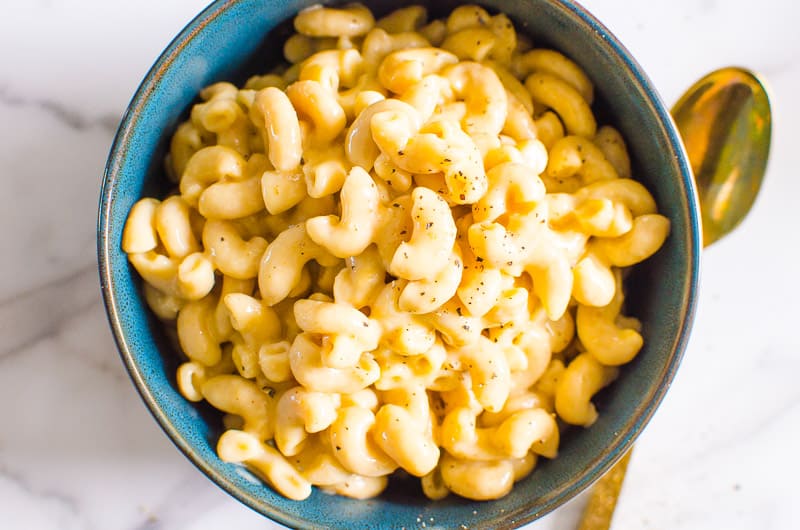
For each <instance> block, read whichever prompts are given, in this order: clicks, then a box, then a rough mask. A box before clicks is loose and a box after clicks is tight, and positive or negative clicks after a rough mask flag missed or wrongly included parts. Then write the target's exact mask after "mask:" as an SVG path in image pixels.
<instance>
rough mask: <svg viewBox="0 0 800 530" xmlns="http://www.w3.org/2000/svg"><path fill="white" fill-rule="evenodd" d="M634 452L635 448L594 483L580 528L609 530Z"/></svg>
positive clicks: (581, 529)
mask: <svg viewBox="0 0 800 530" xmlns="http://www.w3.org/2000/svg"><path fill="white" fill-rule="evenodd" d="M632 452H633V448H631V449H630V450H628V452H627V453H625V454H624V455H623V456H622V458H620V459H619V461H618V462H617V463H616V464H614V467H612V468H611V469H610V470H608V472H607V473H606V474H605V475H603V476H602V477H600V479H599V480H598V481H597V483H596V484H595V485H594V487H593V488H592V492H591V495H590V497H589V502H588V503H587V505H586V508H585V509H584V512H583V517H582V518H581V523H580V526H579V527H578V530H608V529H609V528H610V527H611V519H612V518H613V517H614V508H615V507H616V506H617V499H619V493H620V491H621V490H622V483H623V481H624V480H625V471H627V469H628V462H629V461H630V459H631V453H632Z"/></svg>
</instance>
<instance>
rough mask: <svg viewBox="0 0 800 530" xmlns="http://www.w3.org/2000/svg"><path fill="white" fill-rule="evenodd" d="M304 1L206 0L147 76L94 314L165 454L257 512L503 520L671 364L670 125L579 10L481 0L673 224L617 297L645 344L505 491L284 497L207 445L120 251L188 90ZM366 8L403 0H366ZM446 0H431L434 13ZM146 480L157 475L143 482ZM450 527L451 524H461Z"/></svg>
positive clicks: (500, 524)
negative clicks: (550, 50)
mask: <svg viewBox="0 0 800 530" xmlns="http://www.w3.org/2000/svg"><path fill="white" fill-rule="evenodd" d="M312 3H313V2H312V1H300V0H294V1H280V0H238V1H237V0H229V1H218V2H215V3H214V4H212V5H211V6H210V7H208V8H207V9H206V10H205V11H203V12H202V13H201V14H200V15H199V16H198V17H197V18H196V19H195V20H193V21H192V22H191V23H190V24H189V25H188V26H187V27H186V29H184V30H183V31H182V32H181V34H180V35H179V36H178V37H177V38H176V39H175V40H174V41H173V42H172V43H171V44H170V45H169V47H168V48H167V49H166V51H165V52H164V53H163V55H162V56H161V57H160V58H159V59H158V61H157V62H156V64H155V65H154V66H153V68H152V69H151V71H150V72H149V73H148V74H147V77H146V78H145V79H144V81H143V83H142V85H141V86H140V87H139V89H138V91H137V92H136V94H135V96H134V98H133V100H132V101H131V104H130V107H129V108H128V111H127V112H126V114H125V116H124V118H123V120H122V123H121V125H120V128H119V132H118V133H117V137H116V139H115V141H114V145H113V147H112V150H111V154H110V157H109V160H108V165H107V167H106V171H105V178H104V182H103V188H102V192H101V197H100V209H99V218H98V228H97V237H98V261H99V268H100V280H101V284H102V289H103V295H104V299H105V303H106V308H107V311H108V316H109V321H110V324H111V327H112V329H113V332H114V335H115V337H116V340H117V344H118V346H119V350H120V353H121V356H122V360H123V362H124V363H125V365H126V367H127V369H128V371H129V372H130V375H131V378H132V380H133V381H134V383H135V385H136V387H137V388H138V390H139V392H140V393H141V395H142V398H143V400H144V401H145V403H146V404H147V406H148V407H149V409H150V411H151V412H152V414H153V416H154V417H155V418H156V420H157V421H158V422H159V424H160V425H161V427H162V428H163V429H164V431H165V432H166V433H167V434H168V435H169V437H170V438H171V439H172V440H173V442H174V443H175V444H176V445H177V446H178V448H179V449H180V450H181V451H183V452H184V453H185V454H186V456H188V457H189V459H191V460H192V462H194V463H195V464H196V465H197V467H198V468H200V469H201V470H202V471H203V472H204V473H205V474H206V475H207V476H208V477H210V478H211V479H212V480H213V481H215V482H216V483H218V484H219V485H220V486H221V487H222V488H223V489H225V490H226V491H228V492H229V493H230V494H231V495H233V496H234V497H236V498H237V499H239V500H240V501H241V502H243V503H244V504H246V505H248V506H250V507H251V508H253V509H254V510H257V511H259V512H261V513H263V514H264V515H266V516H267V517H270V518H272V519H274V520H275V521H278V522H281V523H283V524H285V525H288V526H291V527H296V528H349V529H356V528H374V529H377V528H398V529H399V528H422V527H423V526H422V525H423V523H424V525H425V526H424V527H425V528H428V529H431V528H447V529H457V528H462V527H467V528H516V527H518V526H520V525H522V524H524V523H527V522H530V521H532V520H534V519H536V518H538V517H541V516H542V515H544V514H546V513H547V512H549V511H551V510H553V509H554V508H556V507H557V506H559V505H561V504H562V503H564V502H565V501H567V500H569V499H570V498H572V497H574V496H575V495H576V494H577V493H579V492H580V491H581V490H583V489H584V488H585V487H587V486H588V485H589V484H590V483H591V482H592V481H593V480H595V479H596V478H598V477H599V476H600V475H601V474H602V473H603V472H604V471H605V470H606V469H608V468H609V467H610V466H611V465H612V464H613V463H614V462H615V461H616V459H617V458H619V457H620V456H621V455H622V454H623V453H624V452H625V450H626V449H627V448H628V447H629V446H630V444H631V443H632V442H633V440H634V439H635V438H636V437H637V436H638V434H639V433H640V432H641V430H642V429H643V428H644V426H645V425H646V423H647V422H648V421H649V419H650V417H651V416H652V414H653V413H654V411H655V409H656V407H657V406H658V404H659V403H660V402H661V400H662V398H663V396H664V393H665V392H666V391H667V389H668V387H669V385H670V382H671V381H672V379H673V376H674V374H675V371H676V370H677V368H678V364H679V362H680V358H681V355H682V354H683V351H684V348H685V347H686V342H687V340H688V336H689V330H690V327H691V323H692V319H693V316H694V311H695V306H696V293H697V281H698V270H699V260H700V228H699V216H698V206H697V200H696V197H695V191H694V187H693V186H694V185H693V181H692V177H691V174H690V170H689V166H688V163H687V160H686V155H685V153H684V150H683V147H682V144H681V142H680V139H679V137H678V133H677V132H676V129H675V126H674V124H673V123H672V119H671V118H670V115H669V113H668V111H667V109H666V108H665V106H664V104H663V103H662V102H661V100H660V98H659V96H658V94H657V93H656V91H655V89H654V88H653V87H652V85H651V83H650V81H649V80H648V79H647V77H646V75H645V74H644V73H643V72H642V70H641V68H640V67H639V66H638V65H637V64H636V62H635V61H634V59H633V58H632V57H631V56H630V55H629V53H628V52H627V51H626V50H625V48H623V46H622V45H621V44H620V43H619V42H618V41H617V40H616V38H615V37H614V36H613V35H611V34H610V32H609V31H608V30H607V29H606V28H605V27H603V26H602V25H601V24H600V23H599V22H598V21H597V20H595V19H594V18H593V17H592V16H591V15H590V14H588V13H586V12H585V11H584V10H583V8H582V7H580V6H579V5H578V4H576V3H573V2H569V1H555V0H518V1H501V0H491V1H484V2H481V3H482V4H483V5H485V6H486V7H489V8H493V9H494V10H498V9H502V10H503V11H504V12H506V13H507V14H508V15H509V16H511V18H512V19H513V20H514V21H515V23H516V25H517V29H518V30H519V31H521V32H526V33H528V34H529V35H531V36H532V37H533V38H534V40H535V42H536V43H537V45H542V44H546V45H549V46H552V47H555V48H557V49H559V50H561V51H562V52H564V53H566V54H567V55H568V56H570V57H572V58H573V59H574V60H576V61H577V62H578V63H579V64H581V65H582V66H583V67H584V68H585V69H586V71H587V73H588V74H589V76H590V77H591V78H592V79H593V81H594V82H595V86H596V94H597V100H598V101H597V103H596V105H595V110H596V112H597V113H599V115H600V116H601V120H600V121H601V123H603V122H607V121H610V122H611V123H613V124H614V125H616V126H617V127H618V128H619V129H620V130H621V131H622V133H623V135H624V136H625V138H626V140H627V142H628V146H629V149H630V151H631V154H632V160H633V167H634V172H635V177H636V178H638V179H639V180H641V181H642V182H643V183H644V184H645V185H646V186H647V187H648V188H649V189H650V190H651V191H652V193H653V194H654V195H655V197H656V200H657V202H658V204H659V207H660V210H661V212H662V213H663V214H664V215H666V216H667V217H669V218H670V220H671V222H672V232H671V235H670V237H669V239H668V240H667V242H666V244H665V246H664V248H662V249H661V250H660V251H659V252H658V254H657V255H656V256H654V257H653V258H651V259H650V260H649V261H648V262H647V263H646V265H644V266H643V267H640V268H639V269H638V270H637V272H636V273H635V274H634V275H633V276H632V277H631V278H630V279H629V286H628V289H629V292H630V293H631V294H630V295H629V298H628V306H629V310H630V312H631V313H633V314H635V315H636V316H638V317H639V318H641V320H642V321H643V324H644V328H643V334H644V336H645V341H646V343H645V347H644V349H643V351H642V352H641V353H640V355H639V356H638V357H637V358H636V359H635V360H634V362H632V363H631V364H630V365H628V366H626V367H625V368H624V369H623V371H622V375H621V377H620V379H619V380H618V381H617V382H616V383H615V384H614V385H613V386H612V387H611V388H609V389H608V390H606V391H604V392H603V393H602V395H601V396H600V397H599V398H598V405H599V408H600V412H601V414H600V419H599V420H598V421H597V423H596V424H595V425H594V426H593V427H592V428H591V429H588V430H583V429H573V430H569V431H567V432H566V433H565V434H564V436H563V439H562V446H561V452H560V455H559V457H558V458H557V459H555V460H553V461H544V460H542V463H540V465H539V467H538V468H537V469H536V470H535V471H534V473H533V474H532V475H531V476H530V477H528V478H527V479H525V480H523V481H522V482H521V483H519V484H517V485H516V486H515V488H514V490H513V492H512V493H511V494H509V495H508V496H507V497H505V498H503V499H501V500H498V501H494V502H484V503H473V502H469V501H465V500H461V499H459V498H457V497H452V496H451V497H449V498H448V499H446V500H443V501H437V502H431V501H428V500H425V499H424V497H423V496H422V494H421V492H420V490H419V486H418V485H417V484H416V482H417V481H416V480H414V481H398V482H395V483H393V484H392V486H390V488H389V490H388V491H387V492H386V494H384V495H383V496H382V497H380V498H378V499H374V500H368V501H354V500H350V499H346V498H343V497H336V496H330V495H326V494H323V493H321V492H319V491H315V492H314V493H313V495H312V496H311V498H310V499H308V500H307V501H304V502H295V501H290V500H287V499H285V498H283V497H281V496H280V495H277V494H275V493H274V492H273V491H272V490H271V489H270V488H269V487H267V486H265V485H263V484H262V483H261V482H260V481H258V480H256V479H254V478H253V476H252V475H250V474H249V473H248V472H247V471H245V470H243V469H242V468H241V467H238V466H234V465H229V464H225V463H223V462H221V461H220V460H219V458H217V456H216V453H215V451H214V447H215V444H216V439H217V437H218V435H219V433H220V429H221V425H220V417H219V414H217V413H215V412H214V411H213V410H211V409H210V408H209V407H207V406H204V405H200V406H198V405H196V404H192V403H189V402H187V401H186V400H184V399H183V398H182V397H181V396H180V394H179V393H178V391H177V389H176V385H175V376H174V374H175V369H176V367H177V360H176V359H177V356H176V354H175V352H174V351H172V350H171V347H170V346H169V345H168V342H167V341H166V340H165V338H164V335H163V333H162V332H161V331H160V329H159V326H158V324H157V322H156V321H155V319H154V318H153V317H152V316H151V315H150V313H149V312H148V310H147V308H146V306H145V304H144V301H143V299H142V295H141V290H140V283H139V279H138V277H136V276H135V274H134V273H133V272H132V269H131V267H130V266H129V265H128V262H127V260H126V257H125V255H124V253H123V252H122V250H121V248H120V242H121V236H122V229H123V225H124V222H125V219H126V216H127V213H128V211H129V209H130V208H131V206H132V205H133V203H134V202H135V201H136V200H137V199H139V198H140V197H142V196H144V195H157V194H160V193H163V192H164V191H165V188H166V185H165V184H164V174H163V170H162V167H163V163H162V160H163V156H164V153H165V150H166V146H167V143H168V138H169V136H170V134H171V133H172V131H173V130H174V128H175V126H176V125H177V124H178V123H179V122H180V121H181V120H183V119H185V117H186V115H187V112H188V109H189V107H190V106H191V104H192V102H193V101H194V99H195V97H196V94H197V93H198V91H199V90H200V89H201V88H202V87H204V86H206V85H208V84H211V83H213V82H215V81H220V80H234V81H236V82H241V81H243V80H244V79H246V78H247V77H248V76H249V75H251V74H254V73H263V72H265V71H267V70H268V69H269V67H270V65H271V64H273V63H274V62H275V61H276V60H277V54H278V53H279V52H280V49H281V45H280V42H281V40H282V38H284V37H285V35H286V34H287V33H286V31H287V28H288V26H287V25H285V24H284V26H283V27H284V30H283V32H281V31H278V32H277V34H275V35H273V37H272V38H267V34H268V33H270V31H272V30H273V29H274V28H275V27H276V26H277V25H278V24H280V23H281V22H285V21H286V20H289V19H290V18H291V17H292V15H293V14H294V13H296V12H297V11H298V10H299V9H301V8H303V7H304V6H307V5H309V4H312ZM368 3H369V4H370V5H372V7H373V9H374V10H375V11H376V12H377V13H382V12H386V11H388V10H389V9H390V8H394V7H399V6H400V5H402V4H404V3H407V2H397V1H392V2H389V1H386V0H379V1H376V2H368ZM454 5H456V3H454V2H449V3H448V2H437V3H436V6H437V7H436V11H437V12H438V13H439V15H443V14H445V13H446V12H447V11H449V10H450V9H451V8H452V7H453V6H454ZM153 480H156V477H154V478H153ZM462 525H463V526H462Z"/></svg>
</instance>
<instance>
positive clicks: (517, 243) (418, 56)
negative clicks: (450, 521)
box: [122, 4, 669, 500]
mask: <svg viewBox="0 0 800 530" xmlns="http://www.w3.org/2000/svg"><path fill="white" fill-rule="evenodd" d="M294 27H295V29H296V31H297V33H296V34H295V35H294V36H292V37H291V38H290V39H289V40H288V41H287V42H286V45H285V47H284V54H285V57H286V59H287V60H288V61H289V62H290V63H291V64H292V66H290V67H289V68H288V69H284V70H276V71H275V72H272V73H268V74H266V75H263V76H256V77H253V78H251V79H250V80H249V81H248V82H247V84H246V85H245V86H244V88H241V89H239V88H237V87H235V86H233V85H231V84H230V83H217V84H215V85H212V86H210V87H208V88H206V89H204V90H203V91H202V92H201V94H200V97H201V102H200V103H198V104H197V105H195V106H194V107H193V109H192V112H191V117H190V119H189V120H188V121H187V122H186V123H184V124H182V125H180V126H179V127H178V129H177V131H176V132H175V134H174V136H173V137H172V142H171V145H170V153H169V155H168V160H167V162H168V164H167V166H168V169H167V173H168V175H169V177H170V178H171V179H172V180H174V181H175V182H176V183H177V189H176V191H175V192H174V193H173V194H171V195H170V196H168V197H167V198H164V199H163V200H158V199H154V198H144V199H141V200H140V201H139V202H137V203H136V204H135V205H134V206H133V208H132V210H131V212H130V215H129V217H128V220H127V223H126V226H125V230H124V233H123V239H122V248H123V250H124V251H125V252H126V253H127V254H128V256H129V259H130V263H131V264H132V266H133V267H134V268H135V269H136V270H137V271H138V273H139V274H140V276H141V278H142V279H143V280H144V282H145V286H144V293H145V299H146V301H147V302H148V304H149V305H150V307H151V308H152V309H153V311H154V312H155V313H156V315H157V316H158V317H159V318H161V319H162V320H164V321H165V322H168V323H170V325H172V326H174V327H175V328H176V331H177V338H178V342H179V345H180V347H181V350H182V352H183V354H184V355H185V361H184V363H183V364H182V365H181V366H180V368H179V369H178V376H177V381H178V388H179V390H180V392H181V393H182V394H183V395H184V396H185V397H186V398H187V399H189V400H191V401H201V400H206V401H208V402H209V403H210V404H211V405H213V406H214V407H216V408H217V409H219V410H220V411H222V412H224V413H225V421H224V422H223V423H224V425H225V426H226V427H227V430H225V432H224V433H223V434H222V436H221V437H220V439H219V442H218V446H217V450H218V453H219V455H220V458H221V459H222V460H224V461H226V462H233V463H239V464H243V465H245V466H247V467H248V468H249V469H250V470H252V471H253V472H254V473H256V474H257V475H259V476H260V477H261V478H263V479H264V480H265V481H266V482H267V483H268V484H270V485H271V486H272V487H274V488H275V489H276V490H277V491H278V492H280V493H281V494H283V495H285V496H287V497H289V498H291V499H297V500H300V499H304V498H306V497H308V495H310V493H311V491H312V487H313V486H317V487H320V488H322V489H324V490H325V491H328V492H333V493H337V494H341V495H347V496H350V497H354V498H368V497H372V496H375V495H378V494H380V492H381V491H382V490H383V489H384V488H385V487H386V484H387V479H388V477H389V475H391V474H392V473H394V472H395V471H396V470H399V469H402V470H404V471H406V472H407V473H409V474H411V475H414V476H416V477H420V480H421V483H422V489H423V491H424V492H425V494H426V495H427V496H428V497H430V498H431V499H440V498H442V497H444V496H446V495H448V494H449V493H450V492H452V493H455V494H457V495H461V496H464V497H468V498H470V499H475V500H486V499H495V498H498V497H501V496H503V495H505V494H507V493H508V492H509V491H510V490H511V488H512V487H513V484H514V482H516V481H519V480H521V479H522V478H524V477H525V476H527V475H528V474H530V473H531V472H533V470H534V469H535V467H536V463H537V461H538V460H539V459H541V458H555V457H556V456H557V452H558V444H559V437H560V432H559V426H560V425H562V426H563V425H564V424H572V425H578V426H583V427H588V426H590V425H591V424H592V423H593V422H594V421H595V420H596V418H597V415H598V413H599V412H598V410H597V409H596V407H595V405H594V404H593V403H592V399H593V396H594V395H595V393H597V392H598V391H599V390H600V389H602V388H603V387H604V386H606V385H608V384H611V383H612V382H613V380H614V379H615V377H616V376H617V374H618V371H619V368H618V367H619V366H620V365H623V364H625V363H627V362H629V361H630V360H631V359H633V358H634V357H635V356H636V355H637V353H638V352H639V350H640V349H641V347H642V342H643V340H642V335H641V334H640V333H639V331H640V330H639V327H640V326H639V323H638V321H637V320H636V319H635V318H631V317H627V316H624V315H623V313H622V311H623V309H624V307H623V302H624V292H623V281H622V278H623V273H624V270H625V269H626V268H628V267H630V266H632V265H635V264H636V263H639V262H641V261H643V260H645V259H647V258H648V257H650V256H651V255H652V254H654V253H655V252H656V251H657V250H658V249H659V247H660V246H661V245H662V244H663V243H664V241H665V239H666V238H667V236H668V234H669V221H668V220H667V219H666V218H665V217H663V216H661V215H659V214H658V213H657V210H656V204H655V201H654V199H653V197H652V196H651V195H650V193H649V192H648V191H647V190H646V189H645V188H644V186H642V185H641V184H639V183H638V182H636V181H635V180H633V178H632V173H633V171H632V169H631V161H630V159H629V157H628V153H627V150H626V147H625V142H624V140H623V138H622V136H621V135H620V133H619V132H618V131H617V130H615V129H614V128H613V127H611V126H609V125H600V126H598V124H597V122H596V119H595V116H594V114H593V111H592V108H591V104H592V101H593V98H594V89H593V86H592V83H591V81H590V80H589V78H588V77H587V76H586V74H585V73H584V71H583V70H582V69H581V68H580V67H579V66H578V65H577V64H575V63H574V62H573V61H572V60H570V59H569V58H567V57H566V56H564V55H563V54H561V53H560V52H558V51H555V50H549V49H543V48H536V47H533V46H532V45H531V43H530V41H529V40H528V39H527V37H525V36H523V35H518V34H517V33H516V31H515V30H514V27H513V24H512V23H511V21H510V20H509V19H508V17H506V16H505V15H503V14H497V15H491V14H490V13H488V12H487V11H486V10H484V9H483V8H481V7H477V6H461V7H459V8H457V9H455V10H454V11H453V12H452V13H451V14H450V15H449V16H448V17H447V18H445V19H442V20H434V21H428V15H427V11H426V9H425V8H423V7H420V6H411V7H405V8H402V9H398V10H396V11H394V12H392V13H390V14H389V15H387V16H385V17H383V18H380V19H378V20H376V19H375V18H374V17H373V15H372V13H371V12H370V11H369V10H368V9H366V8H365V7H364V6H361V5H359V4H352V5H349V6H347V7H342V8H336V7H322V6H315V7H313V8H309V9H307V10H305V11H303V12H301V13H300V14H298V15H297V17H296V18H295V20H294Z"/></svg>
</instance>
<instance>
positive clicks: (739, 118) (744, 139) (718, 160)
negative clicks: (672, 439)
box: [578, 66, 772, 530]
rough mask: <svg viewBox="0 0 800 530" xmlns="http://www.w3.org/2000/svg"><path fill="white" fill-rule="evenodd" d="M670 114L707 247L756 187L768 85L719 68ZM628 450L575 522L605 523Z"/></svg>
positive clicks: (588, 529) (763, 153)
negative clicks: (694, 192) (688, 170)
mask: <svg viewBox="0 0 800 530" xmlns="http://www.w3.org/2000/svg"><path fill="white" fill-rule="evenodd" d="M672 116H673V119H674V120H675V124H676V125H677V127H678V132H679V133H680V135H681V138H682V139H683V143H684V147H685V149H686V153H687V156H688V158H689V164H690V166H691V168H692V172H693V173H694V179H695V184H696V188H697V194H698V198H699V202H700V216H701V219H702V228H703V246H704V247H707V246H709V245H711V244H712V243H714V242H715V241H718V240H719V239H720V238H722V237H723V236H725V235H726V234H728V233H729V232H731V231H732V230H733V229H734V228H736V227H737V226H738V225H739V223H741V222H742V220H743V219H744V218H745V217H746V216H747V214H748V213H749V212H750V209H751V208H752V206H753V204H754V203H755V200H756V196H757V195H758V192H759V190H760V189H761V184H762V182H763V180H764V173H765V172H766V169H767V158H768V157H769V147H770V138H771V131H772V111H771V108H770V103H769V93H768V90H767V88H766V85H765V84H764V81H763V80H762V79H761V77H760V76H758V75H757V74H755V73H753V72H751V71H750V70H747V69H745V68H739V67H733V66H732V67H727V68H721V69H719V70H715V71H713V72H711V73H710V74H707V75H706V76H705V77H703V78H701V79H700V80H699V81H697V82H696V83H695V84H694V85H692V86H691V87H690V88H689V89H688V90H687V91H686V92H685V93H684V95H683V96H682V97H681V98H680V99H679V100H678V102H677V103H676V104H675V106H674V107H673V108H672ZM631 451H632V449H631V450H629V451H628V452H627V453H626V454H625V455H624V456H623V457H622V458H621V459H620V460H619V461H618V462H617V463H616V464H615V465H614V467H612V468H611V469H610V470H609V471H608V472H607V473H606V474H605V475H603V477H602V478H601V479H600V480H598V481H597V483H596V484H595V486H594V489H593V490H592V492H591V495H590V497H589V501H588V504H587V505H586V508H585V510H584V514H583V518H582V519H581V522H580V525H579V527H578V529H579V530H607V529H608V528H609V527H610V526H611V519H612V517H613V515H614V509H615V507H616V505H617V500H618V498H619V494H620V491H621V488H622V482H623V480H625V472H626V471H627V468H628V461H629V460H630V455H631Z"/></svg>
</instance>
